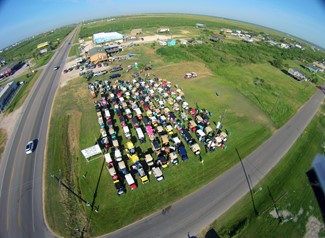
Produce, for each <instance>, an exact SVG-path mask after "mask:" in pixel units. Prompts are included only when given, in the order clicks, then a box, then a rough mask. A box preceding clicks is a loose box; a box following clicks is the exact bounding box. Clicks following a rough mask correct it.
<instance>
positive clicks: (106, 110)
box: [105, 109, 111, 119]
mask: <svg viewBox="0 0 325 238" xmlns="http://www.w3.org/2000/svg"><path fill="white" fill-rule="evenodd" d="M105 117H106V119H109V118H111V114H110V112H109V110H108V109H105Z"/></svg>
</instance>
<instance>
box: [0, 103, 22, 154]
mask: <svg viewBox="0 0 325 238" xmlns="http://www.w3.org/2000/svg"><path fill="white" fill-rule="evenodd" d="M21 113H22V107H20V108H18V109H16V110H15V111H13V112H11V113H9V114H3V113H1V114H0V129H1V130H3V132H4V133H5V134H6V139H5V141H4V142H3V143H4V145H5V144H6V143H7V140H8V139H9V138H10V137H11V135H12V133H13V131H14V128H15V126H16V123H17V120H18V118H19V117H20V116H21ZM1 133H2V132H1ZM0 151H1V149H0ZM0 154H1V152H0Z"/></svg>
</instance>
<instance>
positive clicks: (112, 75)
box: [109, 74, 121, 79]
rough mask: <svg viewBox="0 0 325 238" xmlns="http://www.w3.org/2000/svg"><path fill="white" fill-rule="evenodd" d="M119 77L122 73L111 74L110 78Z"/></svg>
mask: <svg viewBox="0 0 325 238" xmlns="http://www.w3.org/2000/svg"><path fill="white" fill-rule="evenodd" d="M119 77H121V74H111V75H110V76H109V78H110V79H115V78H119Z"/></svg>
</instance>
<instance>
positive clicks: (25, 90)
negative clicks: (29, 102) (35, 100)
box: [5, 70, 42, 113]
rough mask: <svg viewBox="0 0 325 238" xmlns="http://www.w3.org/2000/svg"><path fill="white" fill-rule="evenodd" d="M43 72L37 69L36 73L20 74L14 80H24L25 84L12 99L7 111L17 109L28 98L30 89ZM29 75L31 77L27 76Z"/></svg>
mask: <svg viewBox="0 0 325 238" xmlns="http://www.w3.org/2000/svg"><path fill="white" fill-rule="evenodd" d="M41 73H42V70H39V71H36V72H35V73H28V74H26V75H23V76H20V77H18V78H16V79H15V80H14V82H24V84H23V85H22V86H21V88H20V89H19V92H18V93H17V95H16V96H15V98H14V99H13V100H12V101H11V103H10V105H9V107H8V108H7V109H6V112H5V113H10V112H12V111H14V110H15V109H17V108H19V107H20V106H21V105H22V104H23V103H24V101H25V99H26V98H27V96H28V94H29V92H30V90H31V89H32V87H33V85H34V83H35V82H36V80H37V79H38V77H39V76H40V74H41ZM27 75H28V76H29V77H27Z"/></svg>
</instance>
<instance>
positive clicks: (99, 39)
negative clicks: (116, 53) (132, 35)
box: [93, 32, 123, 44]
mask: <svg viewBox="0 0 325 238" xmlns="http://www.w3.org/2000/svg"><path fill="white" fill-rule="evenodd" d="M93 41H94V43H95V44H102V43H106V42H123V35H122V34H120V33H118V32H100V33H96V34H94V35H93Z"/></svg>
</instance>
